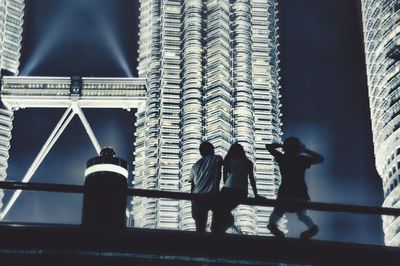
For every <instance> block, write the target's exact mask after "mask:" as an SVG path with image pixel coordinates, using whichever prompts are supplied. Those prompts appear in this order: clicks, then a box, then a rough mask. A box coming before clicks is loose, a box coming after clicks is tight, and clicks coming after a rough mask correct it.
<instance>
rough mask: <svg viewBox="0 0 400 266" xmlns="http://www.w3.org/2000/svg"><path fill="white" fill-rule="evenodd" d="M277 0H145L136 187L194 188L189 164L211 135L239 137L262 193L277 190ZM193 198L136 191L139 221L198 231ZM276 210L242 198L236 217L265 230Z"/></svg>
mask: <svg viewBox="0 0 400 266" xmlns="http://www.w3.org/2000/svg"><path fill="white" fill-rule="evenodd" d="M277 22H278V19H277V1H276V0H235V1H232V0H207V1H203V0H183V1H182V0H141V1H140V25H139V27H140V31H139V35H140V36H139V59H138V60H139V66H138V73H139V77H141V78H146V80H147V82H146V84H147V102H146V105H145V106H144V107H143V108H141V109H139V110H138V112H137V122H136V141H135V147H136V148H135V172H134V186H135V187H136V188H147V189H159V190H169V191H183V192H189V191H190V184H189V182H188V177H189V173H190V169H191V166H192V165H193V164H194V163H195V162H196V161H197V160H198V159H199V158H200V154H199V151H198V148H199V145H200V143H201V142H202V141H203V140H208V141H210V142H211V143H213V145H214V146H215V151H216V154H219V155H222V156H225V154H226V152H227V150H228V149H229V147H230V145H231V144H232V143H233V142H235V141H238V142H239V143H241V144H242V145H243V146H244V148H245V150H246V153H247V156H248V157H249V159H251V160H252V161H253V162H254V165H255V176H256V180H257V187H258V189H259V193H260V194H261V195H264V196H267V197H269V198H273V197H275V196H276V192H277V186H278V184H279V182H280V177H279V170H278V167H277V165H276V164H275V163H274V161H273V158H272V157H271V156H270V154H269V153H268V152H267V151H266V149H265V144H266V143H271V142H276V141H280V136H281V130H280V126H281V122H280V110H279V107H280V103H279V98H280V95H279V73H278V72H279V67H278V63H279V60H278V54H279V52H278V26H277ZM190 206H191V203H190V202H187V201H182V202H179V201H174V200H165V199H145V198H135V200H134V207H133V211H132V214H133V217H134V220H135V226H138V227H147V228H168V229H181V230H191V229H194V223H193V220H192V218H191V208H190ZM270 212H271V210H270V209H268V208H262V207H250V206H240V207H239V208H238V209H237V211H236V215H235V219H236V221H235V224H236V225H238V226H239V227H240V229H241V231H243V232H246V233H252V234H256V233H257V234H265V233H267V232H268V230H267V229H266V223H267V221H268V217H269V214H270Z"/></svg>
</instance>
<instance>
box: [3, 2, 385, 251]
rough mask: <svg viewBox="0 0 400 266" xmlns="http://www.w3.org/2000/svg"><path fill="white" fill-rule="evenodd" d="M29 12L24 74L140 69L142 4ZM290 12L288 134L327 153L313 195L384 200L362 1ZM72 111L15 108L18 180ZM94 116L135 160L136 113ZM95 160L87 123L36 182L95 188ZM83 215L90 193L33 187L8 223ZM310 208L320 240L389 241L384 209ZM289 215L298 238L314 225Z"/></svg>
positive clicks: (285, 11) (285, 44)
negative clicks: (380, 212)
mask: <svg viewBox="0 0 400 266" xmlns="http://www.w3.org/2000/svg"><path fill="white" fill-rule="evenodd" d="M25 12H26V14H25V17H24V21H25V22H24V35H23V44H22V45H23V50H22V58H21V67H20V70H21V74H22V75H41V76H71V75H81V76H96V77H97V76H98V77H102V76H104V77H107V76H108V77H127V76H136V73H137V71H136V66H137V39H138V37H137V27H138V22H137V20H138V14H139V13H138V1H137V0H30V1H27V5H26V9H25ZM279 12H280V13H279V17H280V22H279V25H280V39H279V40H280V52H281V54H280V59H281V63H280V66H281V69H282V70H281V77H282V79H281V84H282V90H281V94H282V98H281V100H282V104H283V106H282V112H283V117H282V120H283V124H284V125H283V131H284V133H285V135H284V137H288V136H291V135H295V136H298V137H299V138H300V139H301V140H302V141H303V142H304V143H305V144H306V145H307V146H308V147H309V148H310V149H314V150H316V151H318V152H320V153H322V154H323V155H324V156H325V162H324V164H322V165H318V166H315V167H314V168H312V169H311V170H310V171H308V177H307V183H308V185H309V191H310V196H311V199H312V200H313V201H323V202H335V203H348V204H363V205H371V206H379V205H381V204H382V201H383V195H382V188H381V180H380V178H379V176H378V174H377V172H376V170H375V166H374V156H373V147H372V135H371V125H370V120H369V119H370V115H369V109H368V94H367V92H368V89H367V79H366V70H365V59H364V47H363V40H362V24H361V7H360V3H359V1H356V0H284V1H280V5H279ZM63 111H64V110H58V109H27V110H19V111H17V112H16V113H15V119H14V128H13V139H12V144H11V145H12V148H11V151H10V152H11V154H10V159H9V170H8V172H9V177H8V178H9V180H20V179H22V177H23V175H24V174H25V172H26V171H27V169H28V168H29V165H30V164H31V163H32V161H33V159H34V157H35V156H36V154H37V153H38V152H39V150H40V148H41V146H42V144H43V143H44V142H45V140H46V139H47V137H48V136H49V135H50V132H51V130H52V129H53V127H54V126H55V124H56V123H57V121H58V119H59V118H60V117H61V115H62V113H63ZM84 111H85V114H86V115H87V117H88V120H89V122H90V124H91V126H92V128H93V130H94V132H95V133H96V135H97V137H98V139H99V142H100V144H101V145H102V146H113V147H114V148H115V149H116V151H117V154H118V155H119V156H120V157H122V158H125V159H126V160H128V161H132V159H133V155H132V152H133V132H134V112H133V111H131V112H128V111H125V110H112V109H102V110H84ZM93 156H95V150H94V148H93V147H92V146H91V144H90V141H89V138H88V137H87V135H86V133H85V131H84V129H83V126H82V125H81V124H80V121H79V120H78V119H77V118H75V119H74V120H73V121H72V123H71V124H70V125H69V127H68V128H67V130H66V132H65V134H64V135H63V136H62V137H61V138H60V140H59V141H58V142H57V144H56V145H55V146H54V147H53V149H52V151H51V152H50V153H49V155H48V156H47V157H46V159H45V161H44V162H43V164H42V165H41V167H40V168H39V169H38V171H37V172H36V174H35V175H34V176H33V178H32V181H33V182H54V183H65V184H83V171H84V167H85V162H86V160H87V159H88V158H90V157H93ZM8 196H9V195H8ZM6 198H7V197H6ZM80 212H81V196H78V195H63V194H58V195H57V194H53V193H51V194H50V193H37V192H35V193H30V192H24V193H23V194H22V197H20V199H19V200H18V201H17V203H16V205H15V208H14V209H13V210H12V211H11V212H10V213H9V215H8V216H7V217H6V218H7V220H11V221H29V222H57V223H79V222H80ZM310 213H311V215H312V217H314V218H315V221H316V222H317V223H318V224H319V225H320V233H319V235H318V236H317V237H316V238H317V239H326V240H337V241H351V242H362V243H375V244H382V243H383V233H382V229H381V227H382V222H381V218H380V217H379V216H367V215H365V216H364V215H352V214H342V213H336V214H328V213H324V212H310ZM288 217H289V229H290V231H291V233H290V236H296V235H298V233H299V232H300V231H301V230H303V229H304V227H303V225H302V224H299V222H298V221H297V220H296V219H295V216H294V215H289V216H288Z"/></svg>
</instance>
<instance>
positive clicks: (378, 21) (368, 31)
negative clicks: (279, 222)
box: [362, 0, 400, 246]
mask: <svg viewBox="0 0 400 266" xmlns="http://www.w3.org/2000/svg"><path fill="white" fill-rule="evenodd" d="M362 12H363V23H364V42H365V55H366V63H367V75H368V87H369V98H370V109H371V120H372V132H373V140H374V149H375V159H376V169H377V170H378V173H379V175H380V176H381V177H382V181H383V182H382V183H383V192H384V197H385V201H384V203H383V206H385V207H396V208H398V207H400V185H399V183H400V0H363V1H362ZM383 229H384V232H385V243H386V244H387V245H392V246H399V245H400V218H396V217H393V216H383Z"/></svg>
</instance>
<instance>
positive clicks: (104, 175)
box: [82, 148, 128, 232]
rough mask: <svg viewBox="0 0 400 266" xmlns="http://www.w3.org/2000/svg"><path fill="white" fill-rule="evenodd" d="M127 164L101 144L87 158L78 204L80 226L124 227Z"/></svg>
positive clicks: (100, 228)
mask: <svg viewBox="0 0 400 266" xmlns="http://www.w3.org/2000/svg"><path fill="white" fill-rule="evenodd" d="M127 169H128V165H127V163H126V161H124V160H122V159H120V158H117V157H115V152H114V150H113V149H112V148H104V149H103V150H102V151H101V152H100V156H99V157H94V158H92V159H90V160H88V161H87V163H86V171H85V185H84V196H83V208H82V227H83V228H84V229H87V230H94V231H112V232H117V231H121V230H124V229H126V215H125V211H126V201H127V198H126V197H127V190H128V182H127V178H128V170H127Z"/></svg>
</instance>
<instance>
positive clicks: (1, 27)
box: [0, 0, 25, 207]
mask: <svg viewBox="0 0 400 266" xmlns="http://www.w3.org/2000/svg"><path fill="white" fill-rule="evenodd" d="M24 7H25V4H24V0H0V72H1V73H3V72H8V74H14V75H16V74H18V67H19V58H20V50H21V40H22V24H23V15H24ZM13 117H14V114H13V111H12V110H8V109H6V108H4V107H0V181H3V180H5V178H6V177H7V172H6V170H7V167H8V157H9V149H10V141H11V129H12V120H13ZM3 197H4V193H3V190H0V207H1V206H2V205H3V200H2V199H3Z"/></svg>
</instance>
